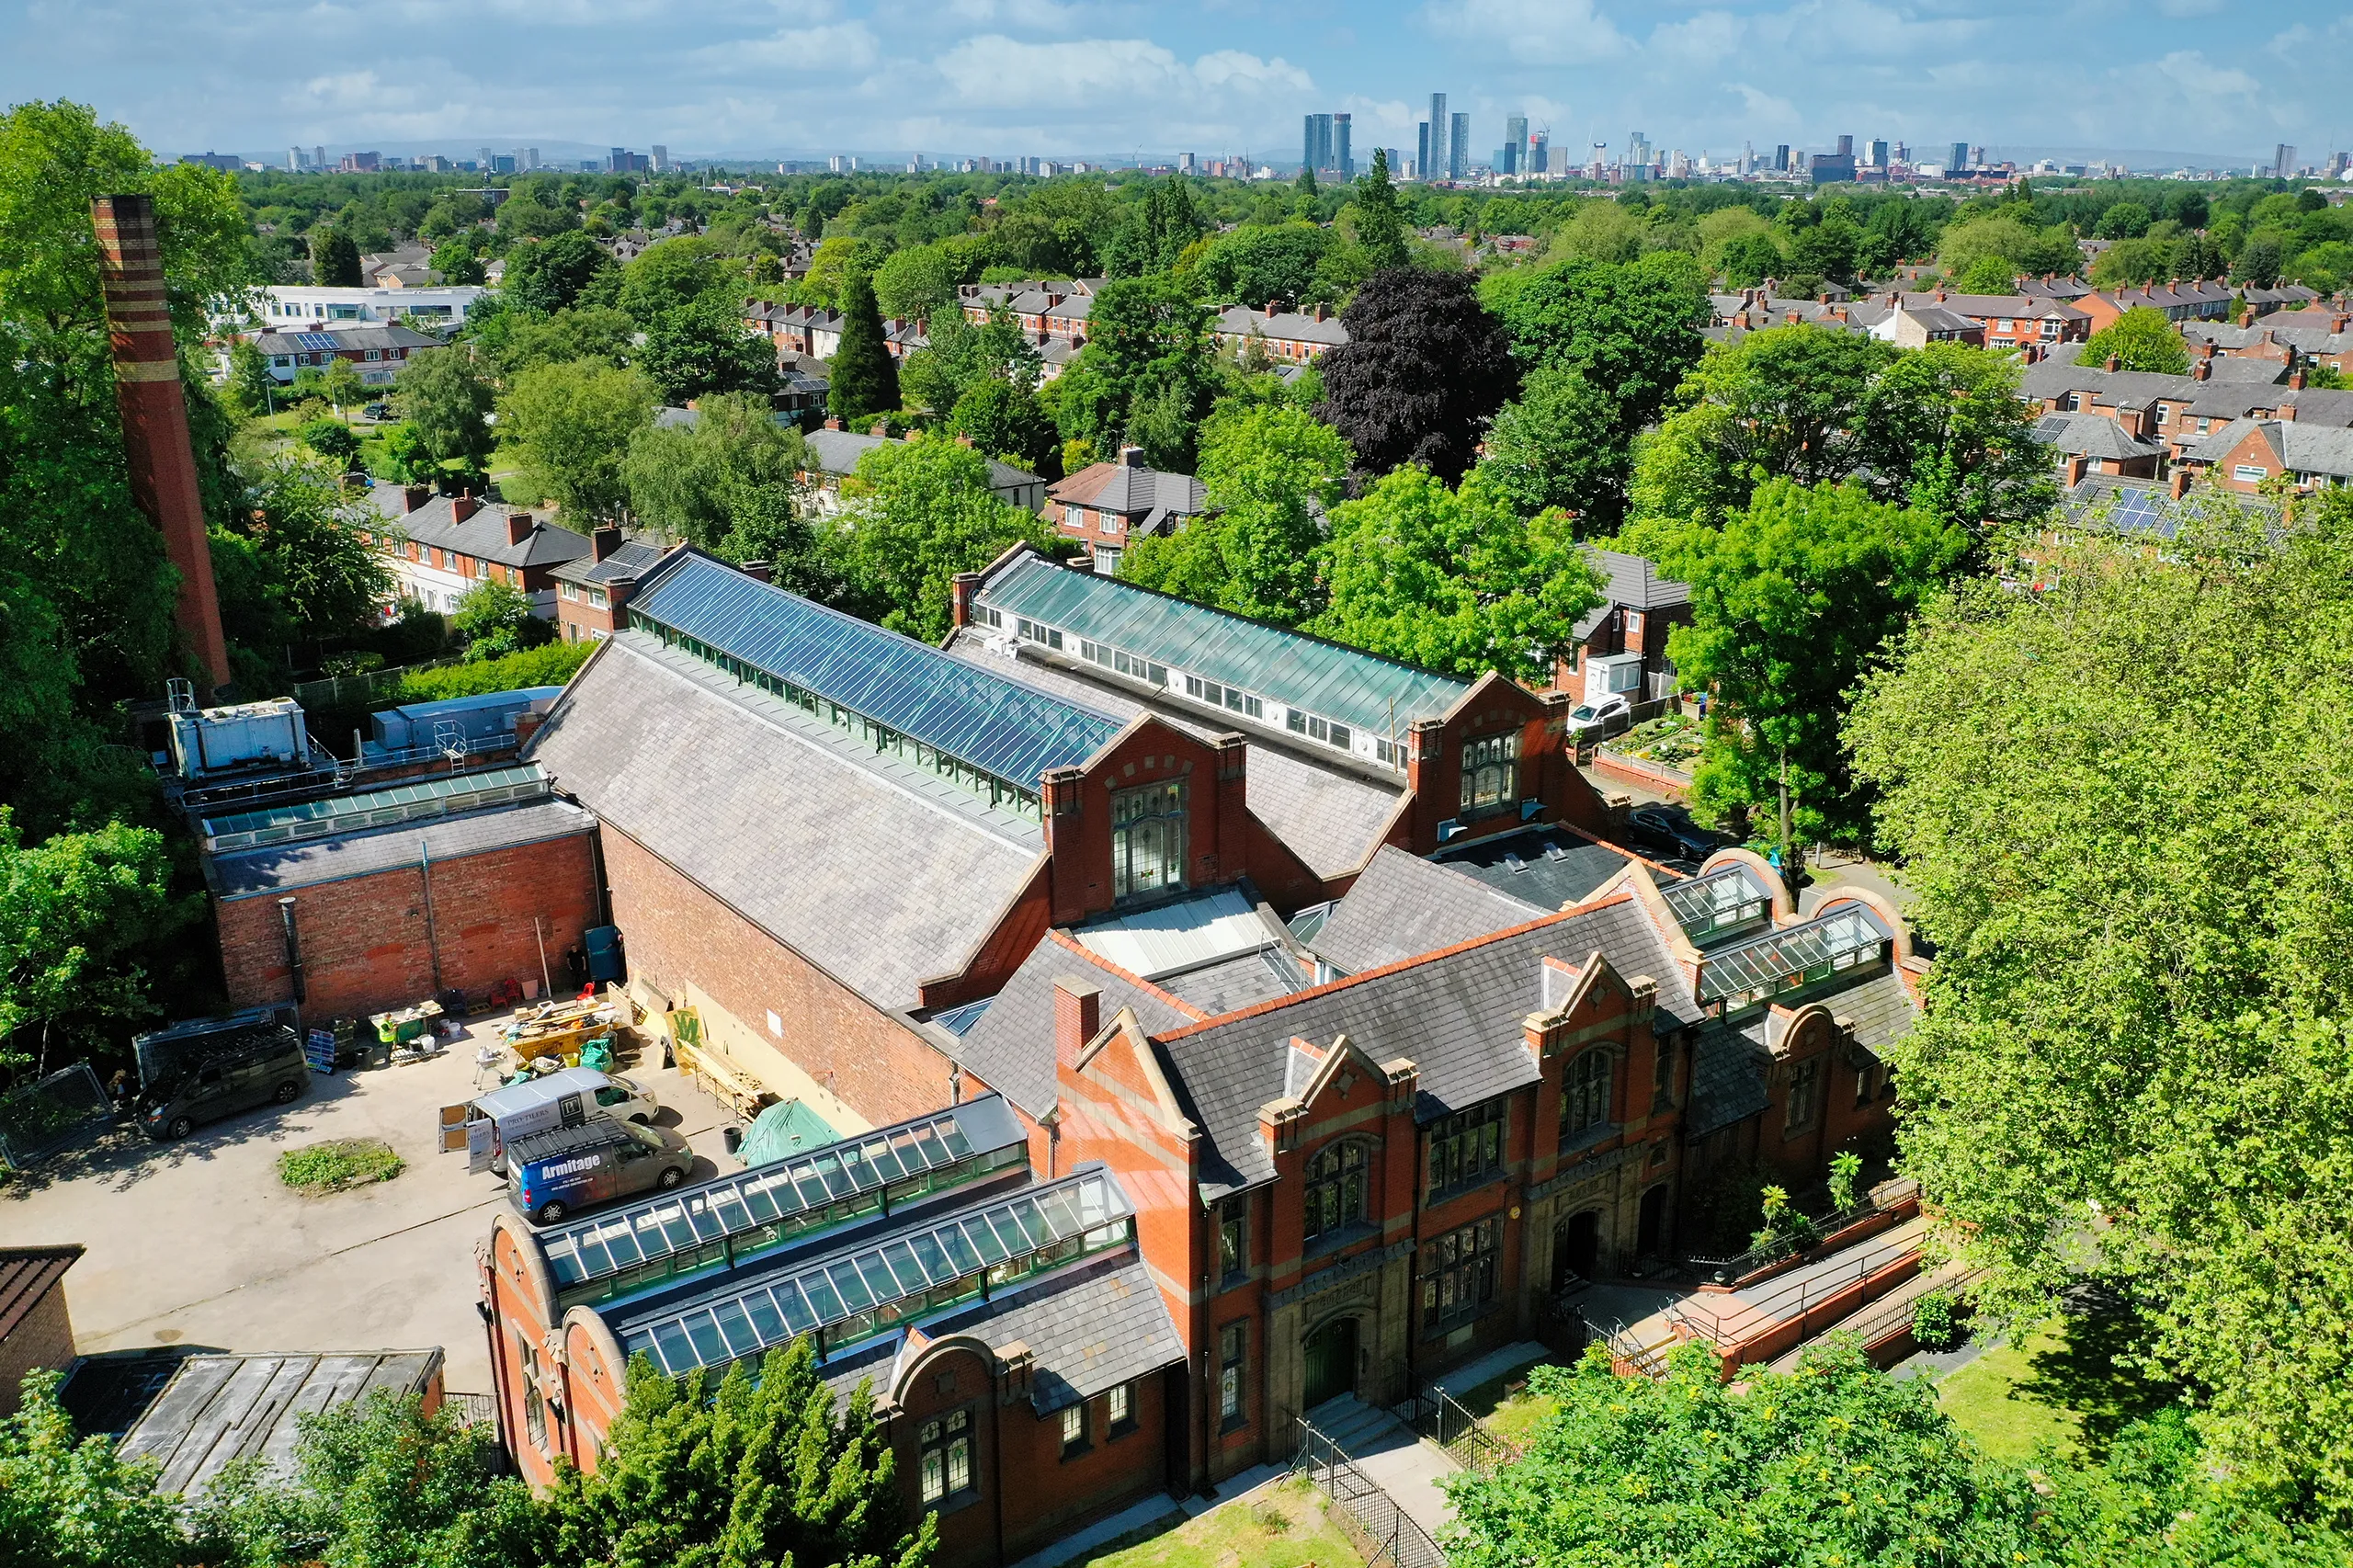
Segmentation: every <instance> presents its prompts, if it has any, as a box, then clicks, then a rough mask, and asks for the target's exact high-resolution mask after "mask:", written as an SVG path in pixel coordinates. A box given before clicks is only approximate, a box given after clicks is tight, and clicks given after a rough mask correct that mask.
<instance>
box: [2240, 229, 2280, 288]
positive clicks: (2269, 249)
mask: <svg viewBox="0 0 2353 1568" xmlns="http://www.w3.org/2000/svg"><path fill="white" fill-rule="evenodd" d="M2280 265H2281V256H2280V247H2279V241H2277V240H2275V239H2272V238H2270V237H2268V235H2263V234H2256V235H2254V236H2253V237H2251V238H2250V239H2248V241H2247V242H2246V244H2244V245H2242V246H2240V247H2239V254H2238V259H2237V260H2236V261H2235V262H2234V263H2233V264H2232V267H2231V281H2232V282H2234V283H2236V284H2240V285H2242V286H2243V287H2245V288H2249V289H2274V288H2277V287H2279V268H2280Z"/></svg>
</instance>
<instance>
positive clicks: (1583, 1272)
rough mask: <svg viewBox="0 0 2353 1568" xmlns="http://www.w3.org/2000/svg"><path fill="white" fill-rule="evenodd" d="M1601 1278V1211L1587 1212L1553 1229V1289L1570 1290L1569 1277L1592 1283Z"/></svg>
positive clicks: (1556, 1291) (1570, 1280)
mask: <svg viewBox="0 0 2353 1568" xmlns="http://www.w3.org/2000/svg"><path fill="white" fill-rule="evenodd" d="M1600 1275H1601V1210H1598V1209H1588V1210H1586V1211H1585V1212H1584V1213H1582V1214H1575V1215H1572V1216H1570V1217H1569V1218H1568V1219H1566V1220H1563V1221H1561V1222H1560V1223H1559V1224H1557V1225H1555V1226H1553V1227H1552V1290H1553V1292H1554V1293H1555V1294H1558V1293H1559V1292H1560V1291H1563V1290H1567V1289H1568V1288H1569V1285H1570V1283H1571V1282H1572V1278H1575V1279H1586V1280H1592V1279H1597V1278H1600Z"/></svg>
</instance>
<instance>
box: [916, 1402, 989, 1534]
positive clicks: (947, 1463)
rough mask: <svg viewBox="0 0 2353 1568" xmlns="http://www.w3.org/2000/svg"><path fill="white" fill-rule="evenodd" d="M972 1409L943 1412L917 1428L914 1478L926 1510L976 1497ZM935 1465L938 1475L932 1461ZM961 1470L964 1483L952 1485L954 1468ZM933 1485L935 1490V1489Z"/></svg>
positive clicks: (953, 1483)
mask: <svg viewBox="0 0 2353 1568" xmlns="http://www.w3.org/2000/svg"><path fill="white" fill-rule="evenodd" d="M973 1431H974V1423H973V1421H972V1406H971V1405H968V1404H967V1405H959V1406H958V1407H957V1408H955V1409H954V1410H949V1411H943V1412H941V1413H940V1414H939V1415H935V1416H933V1417H932V1418H931V1419H930V1420H928V1421H926V1422H925V1423H923V1425H922V1426H919V1427H917V1428H916V1436H915V1475H916V1477H917V1482H916V1486H917V1492H918V1494H920V1496H921V1497H922V1500H923V1506H925V1507H926V1508H929V1509H941V1508H948V1507H952V1506H955V1505H956V1504H957V1502H958V1501H959V1500H960V1499H961V1497H962V1496H963V1495H964V1494H967V1493H975V1492H977V1490H978V1487H979V1483H978V1482H977V1481H976V1480H975V1478H974V1472H975V1469H976V1467H975V1466H974V1465H973V1463H972V1433H973ZM934 1460H938V1471H937V1472H936V1473H935V1471H934V1469H933V1461H934ZM960 1462H961V1464H962V1466H963V1474H964V1479H963V1480H962V1481H961V1483H960V1482H957V1481H955V1479H954V1478H955V1474H956V1467H957V1465H958V1464H959V1463H960ZM935 1481H936V1482H937V1483H938V1489H937V1490H935V1489H934V1483H935Z"/></svg>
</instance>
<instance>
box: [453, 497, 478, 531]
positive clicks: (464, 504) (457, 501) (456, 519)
mask: <svg viewBox="0 0 2353 1568" xmlns="http://www.w3.org/2000/svg"><path fill="white" fill-rule="evenodd" d="M481 510H482V503H481V502H480V501H477V500H475V499H474V493H473V492H472V491H471V490H469V491H466V492H465V493H464V494H459V495H452V496H450V497H449V521H450V522H451V523H453V524H456V523H462V522H464V521H465V520H466V519H467V518H468V517H472V516H473V515H474V514H475V513H476V512H479V511H481Z"/></svg>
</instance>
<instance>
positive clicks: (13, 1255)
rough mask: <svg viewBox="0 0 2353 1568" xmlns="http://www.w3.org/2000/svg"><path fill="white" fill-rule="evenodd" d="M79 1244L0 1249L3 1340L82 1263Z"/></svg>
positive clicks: (0, 1310)
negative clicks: (67, 1272)
mask: <svg viewBox="0 0 2353 1568" xmlns="http://www.w3.org/2000/svg"><path fill="white" fill-rule="evenodd" d="M84 1250H85V1249H84V1248H83V1247H82V1245H81V1244H79V1243H75V1242H69V1243H66V1244H63V1245H62V1246H31V1247H0V1340H6V1338H7V1337H8V1336H9V1335H12V1334H14V1333H16V1332H17V1326H18V1325H19V1324H22V1323H23V1322H24V1321H25V1319H26V1318H28V1317H29V1316H30V1315H31V1314H32V1311H33V1309H34V1308H35V1307H38V1306H40V1303H41V1301H43V1299H45V1298H46V1297H47V1296H48V1295H49V1293H50V1291H51V1290H54V1289H55V1288H56V1285H57V1282H58V1281H59V1280H60V1279H63V1278H65V1271H66V1270H67V1269H69V1268H71V1267H74V1264H75V1263H77V1262H79V1261H80V1260H81V1257H82V1254H83V1251H84Z"/></svg>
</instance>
